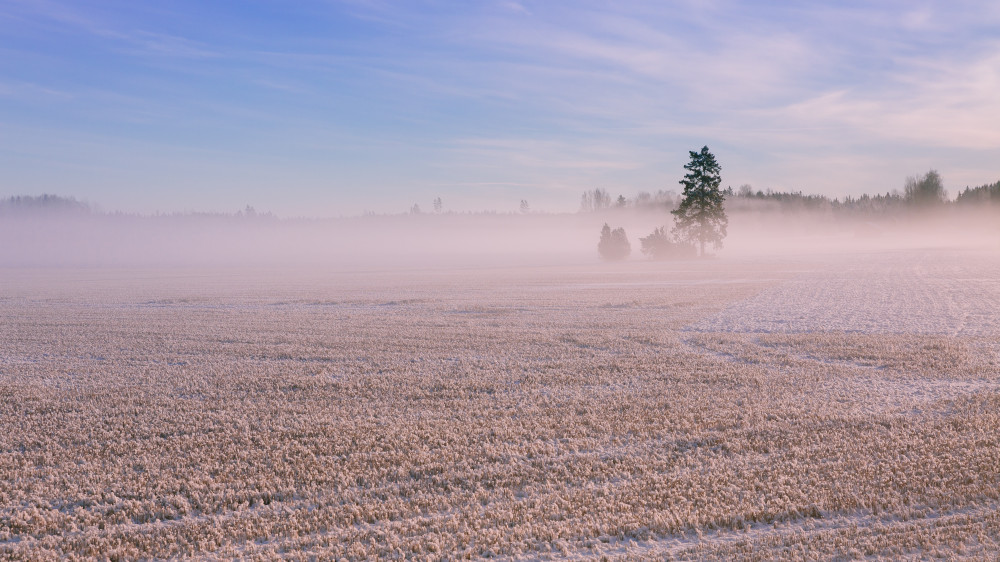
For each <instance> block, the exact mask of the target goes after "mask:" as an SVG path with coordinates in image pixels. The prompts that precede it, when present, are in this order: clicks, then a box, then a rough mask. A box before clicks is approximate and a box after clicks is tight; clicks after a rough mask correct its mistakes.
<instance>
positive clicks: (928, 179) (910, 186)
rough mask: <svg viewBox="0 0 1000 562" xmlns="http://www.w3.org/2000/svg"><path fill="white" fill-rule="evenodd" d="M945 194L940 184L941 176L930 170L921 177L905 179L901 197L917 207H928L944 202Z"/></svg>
mask: <svg viewBox="0 0 1000 562" xmlns="http://www.w3.org/2000/svg"><path fill="white" fill-rule="evenodd" d="M947 195H948V194H947V192H945V190H944V185H942V184H941V174H939V173H937V170H931V171H929V172H927V173H926V174H924V175H923V177H916V176H910V177H908V178H906V184H905V187H904V188H903V196H904V197H905V198H906V202H907V203H909V204H911V205H915V206H918V207H928V206H932V205H938V204H940V203H944V202H945V198H946V197H947Z"/></svg>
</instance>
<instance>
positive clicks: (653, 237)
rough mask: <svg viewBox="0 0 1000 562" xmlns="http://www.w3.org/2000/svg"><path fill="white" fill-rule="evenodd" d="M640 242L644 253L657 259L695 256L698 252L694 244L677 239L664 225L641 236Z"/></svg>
mask: <svg viewBox="0 0 1000 562" xmlns="http://www.w3.org/2000/svg"><path fill="white" fill-rule="evenodd" d="M639 242H641V243H642V253H644V254H646V255H647V256H649V257H651V258H653V259H656V260H664V259H681V258H693V257H695V255H697V252H698V250H697V248H695V246H694V244H691V243H689V242H684V241H681V240H677V239H675V238H674V237H673V236H672V235H670V234H668V233H667V232H666V229H665V228H664V227H662V226H661V227H660V228H656V229H654V230H653V232H652V234H650V235H649V236H646V237H644V238H639Z"/></svg>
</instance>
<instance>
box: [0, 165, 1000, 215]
mask: <svg viewBox="0 0 1000 562" xmlns="http://www.w3.org/2000/svg"><path fill="white" fill-rule="evenodd" d="M724 193H725V195H726V209H727V210H728V211H729V212H734V213H739V212H741V211H769V210H771V211H787V212H794V211H815V212H829V213H835V214H840V213H843V214H847V215H863V216H876V215H881V214H893V213H895V212H899V211H905V210H907V209H913V208H914V207H920V208H945V207H952V208H965V209H973V208H996V209H1000V181H997V182H995V183H991V184H986V185H980V186H978V187H966V188H965V189H964V190H962V191H960V192H958V194H957V195H956V197H955V199H954V200H948V199H947V198H946V197H945V192H944V189H943V187H942V186H941V181H940V176H938V175H937V172H934V171H933V170H932V171H931V172H928V173H927V174H925V175H924V176H922V177H912V178H909V179H908V180H907V182H906V186H905V189H904V191H903V192H899V191H892V192H886V193H885V194H875V195H868V194H865V195H862V196H860V197H850V196H848V197H844V198H843V199H841V198H832V199H831V198H830V197H827V196H825V195H805V194H803V193H802V192H801V191H789V192H785V191H773V190H771V189H767V190H754V189H753V187H752V186H750V185H743V186H741V187H739V188H738V189H736V190H734V189H733V188H732V187H729V188H727V189H726V190H724ZM679 202H680V197H679V196H678V195H677V194H676V193H674V192H672V191H663V190H661V191H657V192H656V193H648V192H639V193H638V194H637V195H635V196H634V197H631V198H630V197H626V196H625V195H617V196H614V195H612V194H611V193H610V192H608V191H607V190H604V189H593V190H589V191H586V192H584V193H583V195H582V196H581V199H580V212H581V213H589V212H595V211H604V210H619V209H620V210H625V209H633V210H648V211H669V210H671V209H674V208H676V206H677V204H678V203H679ZM434 209H435V212H434V214H438V213H441V212H442V211H441V209H442V205H441V201H440V198H439V199H437V200H435V204H434ZM528 213H532V211H530V210H529V207H528V204H527V201H525V200H521V205H520V214H528ZM94 214H100V215H109V216H132V217H138V216H139V215H137V214H129V213H122V212H118V211H116V212H112V213H104V212H99V211H97V210H96V209H94V208H93V207H92V206H91V205H88V204H87V203H84V202H82V201H78V200H76V199H75V198H73V197H63V196H59V195H37V196H34V195H16V196H12V197H7V198H6V199H0V217H3V216H24V215H27V216H31V215H65V216H80V215H94ZM367 214H368V215H374V213H367ZM404 214H420V211H419V208H418V207H417V206H416V205H414V208H411V209H410V210H409V212H408V213H404ZM428 214H429V213H428ZM449 214H451V213H449ZM463 214H465V213H463ZM471 214H497V213H496V211H483V212H482V213H471ZM152 216H153V217H163V218H167V217H175V218H176V217H192V218H194V217H203V218H213V217H214V218H235V219H264V220H273V219H276V218H277V217H275V216H274V215H273V214H272V213H269V212H257V211H256V210H255V209H254V208H253V207H251V206H249V205H247V206H246V207H245V208H243V209H241V210H239V211H236V212H234V213H199V212H194V213H192V212H188V213H167V214H160V213H157V214H155V215H152Z"/></svg>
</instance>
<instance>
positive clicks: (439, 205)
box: [434, 197, 444, 213]
mask: <svg viewBox="0 0 1000 562" xmlns="http://www.w3.org/2000/svg"><path fill="white" fill-rule="evenodd" d="M442 209H444V203H443V202H441V198H440V197H438V198H436V199H434V212H435V213H440V212H441V210H442Z"/></svg>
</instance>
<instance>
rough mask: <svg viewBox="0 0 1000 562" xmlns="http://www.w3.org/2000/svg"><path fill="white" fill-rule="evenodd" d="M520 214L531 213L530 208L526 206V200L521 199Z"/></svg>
mask: <svg viewBox="0 0 1000 562" xmlns="http://www.w3.org/2000/svg"><path fill="white" fill-rule="evenodd" d="M521 212H522V213H524V214H528V213H530V212H531V206H529V205H528V200H527V199H521Z"/></svg>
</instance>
